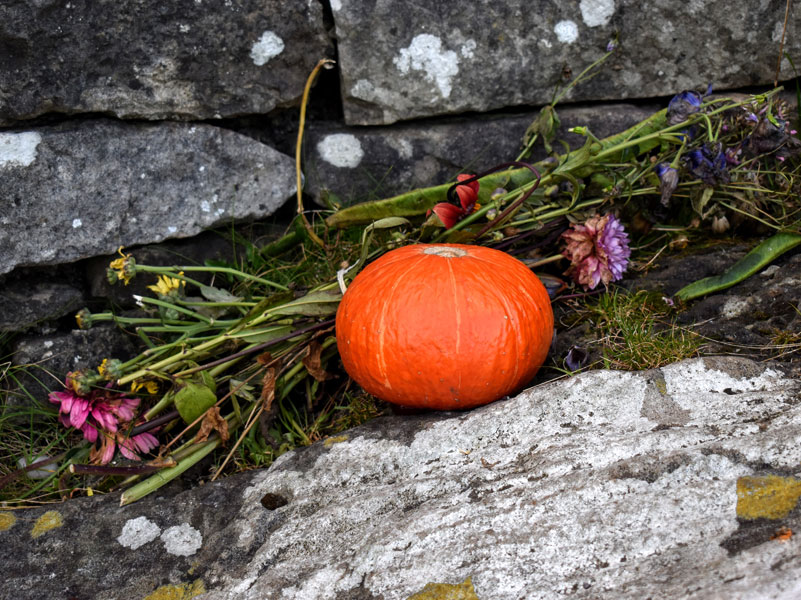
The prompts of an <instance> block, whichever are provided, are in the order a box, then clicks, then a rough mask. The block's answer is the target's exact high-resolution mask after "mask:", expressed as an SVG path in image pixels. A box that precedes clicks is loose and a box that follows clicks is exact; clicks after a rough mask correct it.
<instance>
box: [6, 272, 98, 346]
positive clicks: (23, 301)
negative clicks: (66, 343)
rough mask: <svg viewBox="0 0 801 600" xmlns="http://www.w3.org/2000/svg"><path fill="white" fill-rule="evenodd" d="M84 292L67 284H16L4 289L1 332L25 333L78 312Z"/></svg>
mask: <svg viewBox="0 0 801 600" xmlns="http://www.w3.org/2000/svg"><path fill="white" fill-rule="evenodd" d="M83 303H84V297H83V292H82V291H81V290H80V289H78V288H76V287H75V286H73V285H70V284H67V283H55V282H52V283H51V282H46V281H27V282H19V281H18V282H13V283H10V284H4V285H2V286H0V332H4V333H8V332H15V331H25V330H26V329H29V328H31V327H33V326H34V325H37V324H39V323H41V322H43V321H48V320H53V319H58V318H60V317H63V316H64V315H66V314H69V313H71V312H74V311H76V310H78V309H79V308H80V307H81V305H82V304H83Z"/></svg>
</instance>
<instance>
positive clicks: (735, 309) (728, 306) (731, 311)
mask: <svg viewBox="0 0 801 600" xmlns="http://www.w3.org/2000/svg"><path fill="white" fill-rule="evenodd" d="M750 306H751V304H750V303H749V302H748V298H743V297H741V296H732V297H731V298H729V299H728V300H726V302H725V303H724V304H723V306H722V307H721V309H720V316H722V317H723V318H724V319H735V318H737V317H739V316H740V315H742V314H743V313H745V312H746V311H747V310H748V309H749V307H750Z"/></svg>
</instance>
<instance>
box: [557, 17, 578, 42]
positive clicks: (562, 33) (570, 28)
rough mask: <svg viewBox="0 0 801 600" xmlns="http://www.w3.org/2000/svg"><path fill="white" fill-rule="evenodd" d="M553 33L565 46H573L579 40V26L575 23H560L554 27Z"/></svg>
mask: <svg viewBox="0 0 801 600" xmlns="http://www.w3.org/2000/svg"><path fill="white" fill-rule="evenodd" d="M553 32H554V33H555V34H556V39H558V40H559V41H560V42H562V43H563V44H572V43H573V42H575V41H576V40H577V39H578V25H576V24H575V23H574V22H573V21H559V22H558V23H557V24H556V25H554V27H553Z"/></svg>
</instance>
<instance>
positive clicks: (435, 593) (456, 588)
mask: <svg viewBox="0 0 801 600" xmlns="http://www.w3.org/2000/svg"><path fill="white" fill-rule="evenodd" d="M407 600H479V598H478V596H476V590H475V589H474V588H473V582H472V580H471V578H470V577H468V578H467V579H465V580H464V581H463V582H462V583H453V584H451V583H429V584H426V587H424V588H423V590H422V591H420V592H417V593H416V594H412V595H411V596H409V597H408V598H407Z"/></svg>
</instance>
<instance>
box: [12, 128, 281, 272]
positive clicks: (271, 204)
mask: <svg viewBox="0 0 801 600" xmlns="http://www.w3.org/2000/svg"><path fill="white" fill-rule="evenodd" d="M4 144H5V146H4ZM4 148H5V150H4ZM294 181H295V177H294V164H293V161H292V160H291V159H290V158H289V157H287V156H285V155H283V154H279V153H278V152H276V151H275V150H273V149H272V148H270V147H268V146H265V145H263V144H260V143H259V142H256V141H255V140H252V139H249V138H247V137H245V136H242V135H240V134H236V133H233V132H231V131H227V130H224V129H220V128H218V127H212V126H210V125H200V124H198V125H188V124H180V123H161V124H158V125H152V124H124V123H120V122H115V121H110V120H106V119H94V120H88V121H76V122H72V123H68V124H63V125H60V126H52V127H42V128H39V129H37V130H35V131H15V132H6V133H0V189H3V190H4V197H5V206H4V208H3V209H2V210H1V211H0V273H5V272H8V271H10V270H11V269H13V268H14V267H15V266H17V265H40V264H61V263H67V262H71V261H75V260H77V259H81V258H87V257H91V256H96V255H99V254H108V253H112V252H114V251H116V249H117V248H118V247H119V246H128V245H133V244H146V243H151V242H157V241H161V240H164V239H167V238H176V237H188V236H191V235H194V234H196V233H198V232H200V231H201V230H202V229H204V228H208V227H213V226H215V225H218V224H221V223H230V222H231V221H232V220H242V219H254V218H259V217H265V216H267V215H269V214H271V213H273V212H274V211H275V210H276V209H277V208H278V207H279V206H280V205H281V204H282V203H283V202H284V201H285V200H286V199H287V198H288V197H290V196H291V195H292V194H293V193H294V191H295V183H294Z"/></svg>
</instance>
